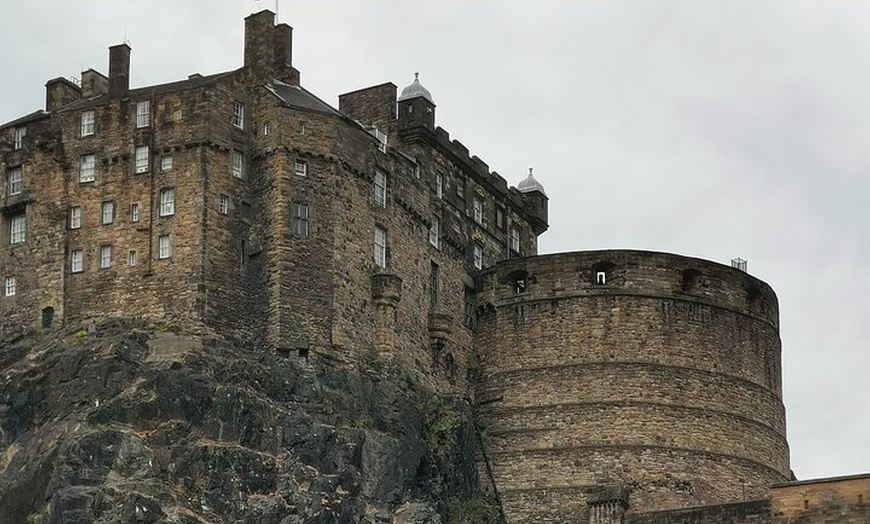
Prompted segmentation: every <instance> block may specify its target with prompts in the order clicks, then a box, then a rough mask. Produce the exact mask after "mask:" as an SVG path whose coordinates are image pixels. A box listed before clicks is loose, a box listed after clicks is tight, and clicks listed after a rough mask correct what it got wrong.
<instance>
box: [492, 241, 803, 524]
mask: <svg viewBox="0 0 870 524" xmlns="http://www.w3.org/2000/svg"><path fill="white" fill-rule="evenodd" d="M477 287H478V302H477V311H478V326H477V330H476V337H477V338H476V343H477V348H478V351H479V355H478V358H479V361H480V374H481V381H480V387H479V389H478V391H477V402H478V403H479V404H480V406H481V407H480V415H481V424H482V425H483V427H485V430H484V441H485V447H486V451H487V454H488V455H489V459H490V461H491V463H492V467H493V475H492V476H493V481H494V484H495V485H496V487H497V489H498V490H499V493H500V495H501V498H502V500H503V503H504V506H505V510H506V511H507V513H508V514H509V515H510V514H512V515H513V516H514V518H513V519H511V521H517V522H526V521H528V522H532V521H534V522H537V521H539V520H547V519H556V521H566V522H573V521H574V520H572V519H576V518H577V515H579V514H583V513H585V512H588V511H589V510H588V509H587V507H586V504H587V501H588V500H590V499H593V498H594V497H595V493H597V492H600V490H601V489H604V488H606V487H608V486H619V487H621V488H624V489H625V490H626V491H627V492H628V494H629V497H628V498H629V504H630V511H631V512H643V511H651V510H657V509H671V508H679V507H690V506H701V505H708V504H718V503H724V502H736V501H741V500H753V499H760V498H764V497H765V496H766V494H767V492H768V490H767V488H768V487H769V486H770V485H771V484H774V483H778V482H784V481H787V480H789V478H790V470H789V455H788V444H787V442H786V436H785V412H784V408H783V404H782V382H781V367H780V339H779V318H778V317H779V313H778V305H777V299H776V295H775V294H774V292H773V290H771V288H770V287H769V286H768V285H767V284H765V283H764V282H762V281H760V280H758V279H756V278H754V277H752V276H750V275H748V274H747V273H745V272H742V271H739V270H737V269H734V268H731V267H727V266H723V265H720V264H716V263H713V262H708V261H705V260H699V259H695V258H689V257H683V256H678V255H672V254H666V253H652V252H641V251H591V252H579V253H565V254H556V255H546V256H539V257H532V258H525V259H516V260H508V261H504V262H502V263H500V264H498V265H496V266H495V267H493V268H490V269H489V270H486V271H484V272H483V273H482V274H481V275H480V276H479V277H478V282H477ZM569 515H570V517H569ZM559 519H562V520H559ZM566 519H567V520H566ZM547 521H550V520H547Z"/></svg>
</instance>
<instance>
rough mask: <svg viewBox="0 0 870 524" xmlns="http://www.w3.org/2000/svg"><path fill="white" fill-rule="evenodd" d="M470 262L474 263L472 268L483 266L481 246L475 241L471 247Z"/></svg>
mask: <svg viewBox="0 0 870 524" xmlns="http://www.w3.org/2000/svg"><path fill="white" fill-rule="evenodd" d="M471 263H472V264H473V265H474V269H482V268H483V246H481V245H480V244H478V243H476V242H475V244H474V247H473V248H472V253H471Z"/></svg>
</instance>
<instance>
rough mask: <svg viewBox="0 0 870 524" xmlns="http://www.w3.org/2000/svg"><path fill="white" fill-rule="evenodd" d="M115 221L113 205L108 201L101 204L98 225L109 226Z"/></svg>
mask: <svg viewBox="0 0 870 524" xmlns="http://www.w3.org/2000/svg"><path fill="white" fill-rule="evenodd" d="M114 221H115V203H114V202H111V201H108V202H103V205H102V207H101V208H100V223H101V224H111V223H112V222H114Z"/></svg>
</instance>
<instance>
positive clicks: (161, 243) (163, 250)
mask: <svg viewBox="0 0 870 524" xmlns="http://www.w3.org/2000/svg"><path fill="white" fill-rule="evenodd" d="M171 256H172V245H171V244H170V242H169V235H160V236H159V237H157V257H158V258H161V259H162V258H169V257H171Z"/></svg>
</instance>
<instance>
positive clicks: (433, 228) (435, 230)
mask: <svg viewBox="0 0 870 524" xmlns="http://www.w3.org/2000/svg"><path fill="white" fill-rule="evenodd" d="M440 227H441V225H440V223H439V222H438V219H437V218H433V219H432V223H431V224H430V225H429V243H430V244H432V245H433V246H434V247H438V240H439V238H440Z"/></svg>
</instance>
